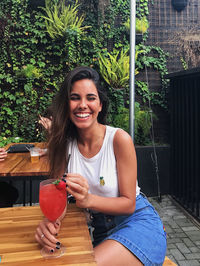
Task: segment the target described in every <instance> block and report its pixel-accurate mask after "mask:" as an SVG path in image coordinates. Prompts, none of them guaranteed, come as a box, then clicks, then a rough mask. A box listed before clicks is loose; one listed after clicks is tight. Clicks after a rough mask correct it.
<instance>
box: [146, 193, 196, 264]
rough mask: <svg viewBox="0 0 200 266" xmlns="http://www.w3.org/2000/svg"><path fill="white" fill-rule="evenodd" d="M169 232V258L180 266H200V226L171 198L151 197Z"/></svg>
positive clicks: (150, 199)
mask: <svg viewBox="0 0 200 266" xmlns="http://www.w3.org/2000/svg"><path fill="white" fill-rule="evenodd" d="M149 201H150V202H151V203H152V204H153V205H154V207H155V209H156V210H157V211H158V213H159V215H160V217H161V219H162V221H163V224H164V225H165V227H166V232H167V254H166V255H167V256H168V257H169V258H170V259H171V260H172V261H174V262H175V263H177V265H180V266H197V265H200V224H199V223H197V222H195V220H194V219H192V218H191V217H190V216H188V215H187V214H186V213H185V211H184V210H183V209H182V208H181V207H180V206H179V205H178V204H177V203H176V202H175V201H174V200H173V199H172V198H171V197H170V196H168V195H167V196H162V201H161V202H158V201H157V199H156V198H152V197H149Z"/></svg>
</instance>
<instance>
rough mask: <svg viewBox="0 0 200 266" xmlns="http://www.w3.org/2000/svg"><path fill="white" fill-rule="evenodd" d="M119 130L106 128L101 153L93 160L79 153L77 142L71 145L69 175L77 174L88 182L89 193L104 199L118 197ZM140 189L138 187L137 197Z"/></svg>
mask: <svg viewBox="0 0 200 266" xmlns="http://www.w3.org/2000/svg"><path fill="white" fill-rule="evenodd" d="M117 130H118V128H114V127H110V126H106V134H105V137H104V140H103V145H102V147H101V149H100V151H99V152H98V153H97V154H96V155H95V156H93V157H92V158H85V157H84V156H83V155H82V154H81V153H80V151H79V149H78V145H77V141H76V140H74V141H73V142H72V143H70V145H69V153H70V154H71V157H70V160H69V166H68V171H69V173H77V174H80V175H82V176H84V177H85V178H87V180H88V184H89V193H92V194H95V195H99V196H103V197H118V196H119V187H118V178H117V168H116V159H115V154H114V148H113V138H114V135H115V133H116V131H117ZM139 193H140V188H139V187H138V183H137V186H136V196H137V195H139Z"/></svg>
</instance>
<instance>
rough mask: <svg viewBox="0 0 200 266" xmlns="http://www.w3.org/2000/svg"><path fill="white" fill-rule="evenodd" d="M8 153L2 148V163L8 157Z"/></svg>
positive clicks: (0, 156)
mask: <svg viewBox="0 0 200 266" xmlns="http://www.w3.org/2000/svg"><path fill="white" fill-rule="evenodd" d="M7 155H8V154H7V152H6V150H5V149H4V148H0V161H4V160H5V158H6V157H7Z"/></svg>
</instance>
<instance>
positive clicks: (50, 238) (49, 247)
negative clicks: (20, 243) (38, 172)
mask: <svg viewBox="0 0 200 266" xmlns="http://www.w3.org/2000/svg"><path fill="white" fill-rule="evenodd" d="M39 202H40V209H41V210H42V212H43V214H44V216H45V217H46V218H45V219H44V220H43V221H42V222H41V223H40V224H39V226H38V227H37V229H36V234H35V238H36V240H37V241H38V243H40V244H41V245H42V246H43V248H42V249H41V254H42V256H43V257H45V258H57V257H60V256H62V255H63V254H64V252H65V250H66V248H65V246H63V245H61V243H60V242H59V241H58V239H57V238H56V236H57V234H58V232H59V229H60V224H61V222H60V221H61V220H62V218H63V217H64V215H65V213H66V208H67V205H66V204H67V192H66V183H65V182H64V181H62V180H56V179H47V180H43V181H42V182H40V195H39Z"/></svg>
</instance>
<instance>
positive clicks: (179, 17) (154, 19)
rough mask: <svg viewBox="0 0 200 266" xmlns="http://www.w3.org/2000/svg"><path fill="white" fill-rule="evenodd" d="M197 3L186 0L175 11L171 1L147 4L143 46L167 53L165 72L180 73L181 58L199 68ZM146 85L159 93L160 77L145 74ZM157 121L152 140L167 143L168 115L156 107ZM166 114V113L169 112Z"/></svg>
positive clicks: (198, 15)
mask: <svg viewBox="0 0 200 266" xmlns="http://www.w3.org/2000/svg"><path fill="white" fill-rule="evenodd" d="M199 42H200V1H199V0H188V5H187V6H186V8H185V9H184V10H182V11H181V12H177V11H176V10H175V9H174V8H173V6H172V4H171V0H154V4H152V3H151V1H149V35H148V40H147V42H146V44H148V45H156V46H160V47H161V48H162V49H163V50H164V51H166V52H169V54H170V57H169V58H168V61H167V68H168V72H169V73H172V72H177V71H180V70H183V65H182V63H181V59H180V58H181V57H182V58H183V59H184V60H185V62H186V63H187V64H188V67H189V68H192V67H197V66H199V65H200V43H199ZM148 80H149V86H150V89H152V90H160V78H159V76H158V75H155V73H153V72H152V71H150V70H149V71H148ZM154 110H155V111H156V113H157V116H158V118H159V120H158V121H155V122H154V129H155V137H156V139H158V140H159V141H161V142H162V141H163V142H167V143H168V142H169V114H167V113H166V112H165V111H163V110H162V109H160V108H158V107H156V109H154ZM169 111H170V110H169Z"/></svg>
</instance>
